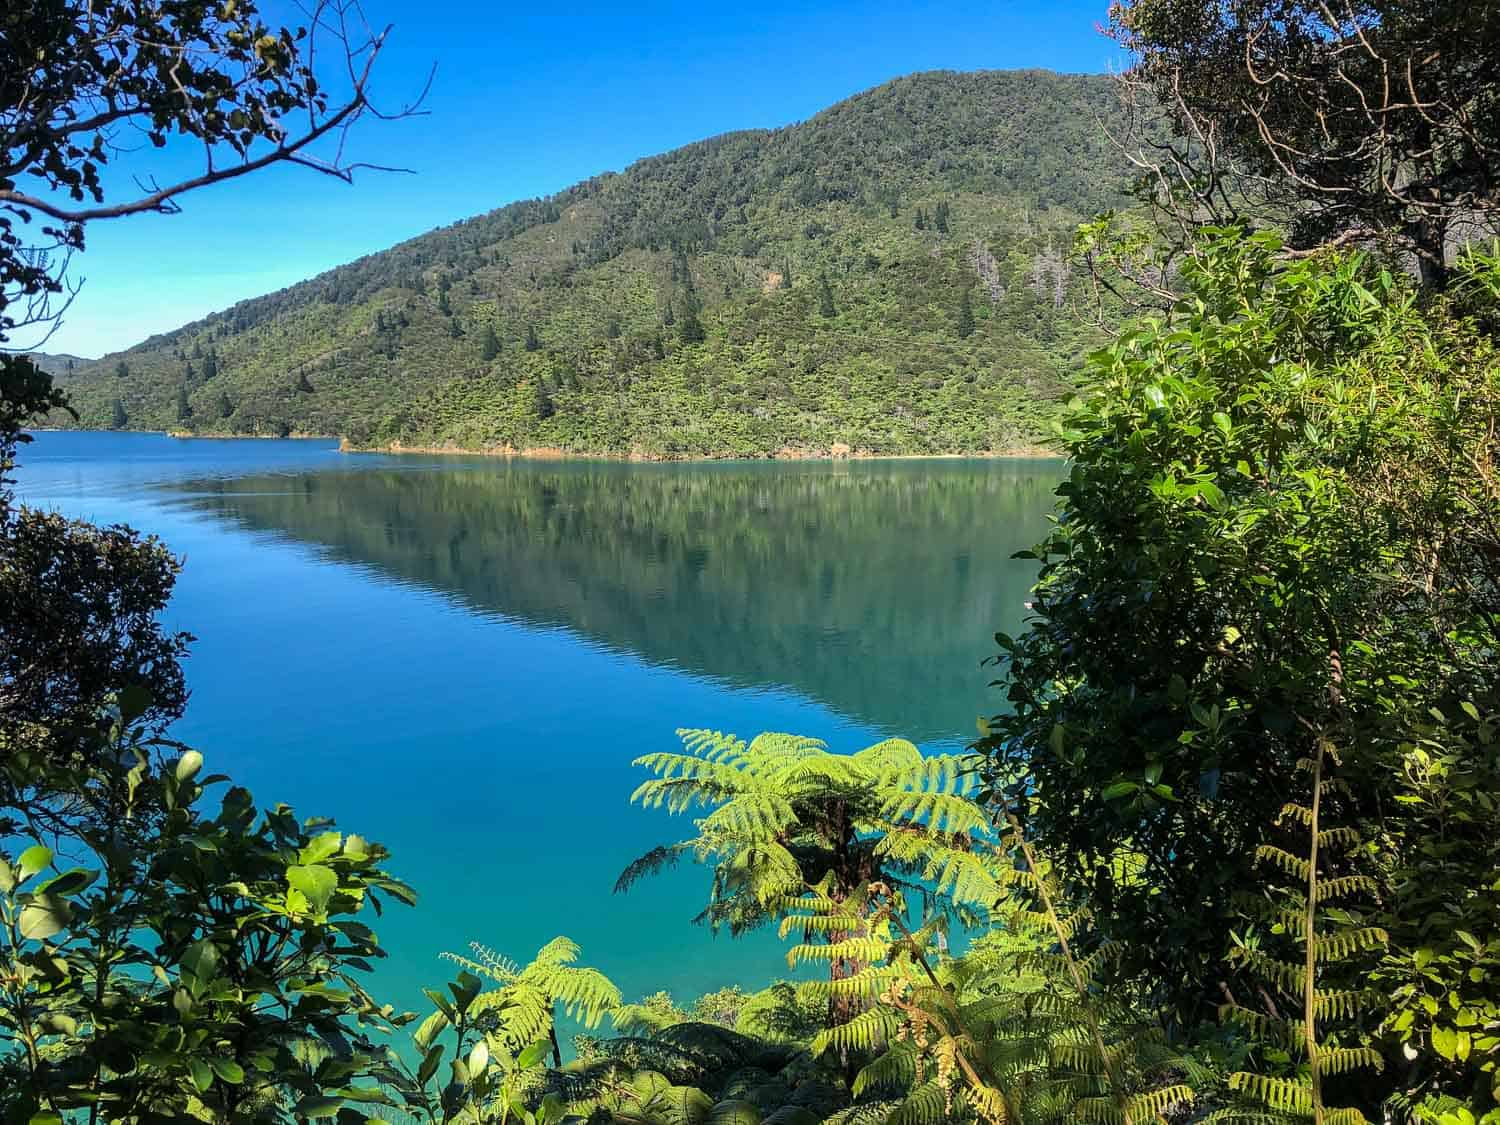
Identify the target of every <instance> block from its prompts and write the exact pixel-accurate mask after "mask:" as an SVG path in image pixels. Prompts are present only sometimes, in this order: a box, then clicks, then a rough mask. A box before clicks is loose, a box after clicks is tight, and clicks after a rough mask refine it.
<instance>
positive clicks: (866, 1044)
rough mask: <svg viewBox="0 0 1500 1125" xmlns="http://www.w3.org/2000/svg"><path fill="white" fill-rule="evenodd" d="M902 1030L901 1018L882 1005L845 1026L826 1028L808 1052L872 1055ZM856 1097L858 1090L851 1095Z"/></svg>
mask: <svg viewBox="0 0 1500 1125" xmlns="http://www.w3.org/2000/svg"><path fill="white" fill-rule="evenodd" d="M900 1026H901V1020H900V1018H899V1017H898V1016H897V1015H896V1014H895V1013H894V1012H893V1011H892V1010H891V1009H890V1008H887V1007H885V1006H884V1005H877V1006H876V1007H873V1008H868V1009H866V1010H865V1011H863V1012H860V1013H859V1015H857V1016H855V1017H854V1018H853V1019H851V1020H849V1021H848V1022H847V1023H841V1024H837V1025H836V1026H834V1027H826V1028H824V1029H823V1030H822V1031H820V1032H818V1034H817V1035H815V1036H814V1037H813V1041H812V1045H811V1046H810V1047H809V1050H811V1051H812V1053H813V1056H814V1057H816V1056H818V1055H821V1054H823V1053H824V1052H825V1051H828V1050H830V1049H832V1050H839V1051H874V1050H876V1049H877V1048H880V1047H883V1046H884V1045H885V1044H886V1043H888V1042H889V1041H890V1039H891V1037H892V1036H893V1035H894V1034H895V1031H896V1029H897V1028H898V1027H900ZM854 1092H855V1094H856V1095H857V1094H858V1093H859V1089H858V1088H856V1090H855V1091H854Z"/></svg>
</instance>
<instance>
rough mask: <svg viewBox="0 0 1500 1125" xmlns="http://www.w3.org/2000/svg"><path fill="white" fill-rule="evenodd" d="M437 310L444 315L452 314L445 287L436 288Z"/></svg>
mask: <svg viewBox="0 0 1500 1125" xmlns="http://www.w3.org/2000/svg"><path fill="white" fill-rule="evenodd" d="M438 312H440V313H442V314H443V315H444V316H452V315H453V306H452V305H450V304H449V303H448V290H446V289H439V290H438Z"/></svg>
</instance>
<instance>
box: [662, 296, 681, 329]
mask: <svg viewBox="0 0 1500 1125" xmlns="http://www.w3.org/2000/svg"><path fill="white" fill-rule="evenodd" d="M661 322H662V324H663V325H664V326H665V327H667V328H671V327H672V325H674V324H676V323H677V314H676V313H675V312H674V311H673V310H672V302H671V301H668V302H667V309H666V311H665V312H664V313H662V314H661Z"/></svg>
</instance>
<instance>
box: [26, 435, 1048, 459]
mask: <svg viewBox="0 0 1500 1125" xmlns="http://www.w3.org/2000/svg"><path fill="white" fill-rule="evenodd" d="M30 429H31V431H32V432H35V433H96V434H111V433H134V434H160V435H162V436H163V437H170V438H176V439H177V440H179V441H194V440H200V439H201V440H204V441H291V440H297V441H336V442H338V452H339V453H342V454H350V455H358V454H365V455H369V454H374V455H379V456H387V457H412V456H416V457H502V458H505V459H507V460H511V459H515V460H524V461H623V462H629V463H634V464H694V463H701V464H712V463H714V462H720V461H1000V460H1016V461H1021V460H1043V459H1047V460H1062V459H1064V455H1063V454H1061V453H1059V452H1058V451H1057V450H1054V449H1048V448H1046V447H1045V446H1040V445H1021V446H1016V447H1014V448H1011V449H1002V450H990V449H986V450H974V451H970V452H958V453H953V452H946V453H876V452H874V451H872V450H868V449H857V448H853V447H851V446H848V445H846V444H844V443H842V442H835V443H833V444H832V445H831V446H828V447H826V448H819V449H803V448H797V447H793V446H784V447H782V448H781V449H777V450H772V451H769V452H761V453H735V452H728V451H725V452H721V453H688V454H658V453H650V452H647V451H646V450H643V449H640V448H639V447H637V448H635V449H632V450H630V451H629V452H626V453H621V452H618V451H598V452H580V451H577V450H570V449H562V448H560V447H557V446H526V447H523V448H519V449H518V448H516V447H515V446H512V445H495V446H487V447H484V448H479V449H474V448H471V447H468V446H460V445H451V444H448V445H406V444H404V443H402V442H391V443H390V444H388V445H383V446H357V445H354V444H353V443H352V442H350V441H349V439H348V438H345V437H340V436H338V435H337V434H312V433H302V432H294V433H290V434H287V435H286V436H285V437H280V436H279V435H276V434H234V433H214V432H208V433H194V432H190V431H187V430H91V429H82V428H76V427H61V426H36V427H30Z"/></svg>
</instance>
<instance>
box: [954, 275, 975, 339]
mask: <svg viewBox="0 0 1500 1125" xmlns="http://www.w3.org/2000/svg"><path fill="white" fill-rule="evenodd" d="M972 335H974V298H973V296H972V291H971V290H970V288H969V287H968V286H967V285H966V286H964V293H963V296H962V297H960V298H959V299H958V338H959V339H960V340H967V339H968V338H969V337H970V336H972Z"/></svg>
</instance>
